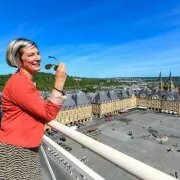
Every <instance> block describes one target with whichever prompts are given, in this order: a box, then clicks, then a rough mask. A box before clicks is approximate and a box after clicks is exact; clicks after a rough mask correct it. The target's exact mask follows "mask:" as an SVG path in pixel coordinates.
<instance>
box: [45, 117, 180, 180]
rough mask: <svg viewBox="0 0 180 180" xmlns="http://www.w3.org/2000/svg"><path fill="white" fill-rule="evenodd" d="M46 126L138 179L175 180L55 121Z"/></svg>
mask: <svg viewBox="0 0 180 180" xmlns="http://www.w3.org/2000/svg"><path fill="white" fill-rule="evenodd" d="M48 125H49V126H50V127H52V128H53V129H56V130H57V131H59V132H61V133H62V134H64V135H66V136H67V137H69V138H71V139H72V140H74V141H76V142H78V143H79V144H82V145H83V146H85V147H87V148H88V149H89V150H91V151H93V152H94V153H96V154H98V155H99V156H101V157H103V158H104V159H106V160H108V161H110V162H111V163H113V164H115V165H116V166H118V167H120V168H122V169H124V170H125V171H127V172H128V173H129V174H132V175H133V176H135V177H137V178H139V179H142V180H177V179H175V178H174V177H172V176H170V175H168V174H165V173H164V172H161V171H159V170H157V169H155V168H153V167H151V166H149V165H147V164H145V163H142V162H140V161H138V160H136V159H134V158H132V157H130V156H128V155H126V154H123V153H121V152H119V151H117V150H115V149H113V148H111V147H109V146H107V145H105V144H103V143H101V142H98V141H96V140H94V139H92V138H90V137H88V136H85V135H84V134H82V133H80V132H78V131H75V130H72V129H70V128H69V127H67V126H65V125H63V124H61V123H59V122H57V121H55V120H53V121H51V122H49V123H48Z"/></svg>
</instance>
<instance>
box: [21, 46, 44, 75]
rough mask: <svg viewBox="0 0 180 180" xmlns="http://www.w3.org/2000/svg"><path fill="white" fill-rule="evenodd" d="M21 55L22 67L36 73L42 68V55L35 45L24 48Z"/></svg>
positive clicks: (32, 73)
mask: <svg viewBox="0 0 180 180" xmlns="http://www.w3.org/2000/svg"><path fill="white" fill-rule="evenodd" d="M21 51H22V55H21V68H22V69H24V70H25V71H27V72H28V73H30V74H31V75H34V74H35V73H36V72H37V71H39V70H40V69H41V67H40V62H41V56H40V54H39V51H38V49H37V48H36V47H35V46H31V47H27V48H23V49H22V50H21Z"/></svg>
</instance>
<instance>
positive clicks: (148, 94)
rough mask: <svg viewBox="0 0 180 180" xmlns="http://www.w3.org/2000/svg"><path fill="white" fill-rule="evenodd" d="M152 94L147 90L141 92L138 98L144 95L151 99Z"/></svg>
mask: <svg viewBox="0 0 180 180" xmlns="http://www.w3.org/2000/svg"><path fill="white" fill-rule="evenodd" d="M151 94H152V91H150V90H148V89H145V90H141V91H139V93H138V94H137V96H140V95H144V96H145V97H146V98H148V97H150V96H151Z"/></svg>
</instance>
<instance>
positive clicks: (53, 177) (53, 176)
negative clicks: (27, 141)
mask: <svg viewBox="0 0 180 180" xmlns="http://www.w3.org/2000/svg"><path fill="white" fill-rule="evenodd" d="M40 149H41V152H42V154H43V157H44V159H45V162H46V164H47V167H48V169H49V172H50V174H51V177H52V179H53V180H56V177H55V175H54V172H53V170H52V168H51V165H50V163H49V160H48V158H47V156H46V153H45V151H44V148H43V147H42V146H41V147H40Z"/></svg>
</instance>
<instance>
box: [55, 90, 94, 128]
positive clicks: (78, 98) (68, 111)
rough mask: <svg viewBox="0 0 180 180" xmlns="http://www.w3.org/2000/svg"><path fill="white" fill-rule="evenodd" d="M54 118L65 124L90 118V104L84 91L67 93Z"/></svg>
mask: <svg viewBox="0 0 180 180" xmlns="http://www.w3.org/2000/svg"><path fill="white" fill-rule="evenodd" d="M66 96H67V99H66V101H65V102H64V104H63V106H62V109H61V110H60V111H59V113H58V115H57V116H56V120H57V121H58V122H61V123H62V124H66V125H75V124H79V123H82V122H86V121H91V120H92V105H91V103H90V101H89V100H88V98H87V97H86V95H85V93H83V92H79V93H76V94H67V95H66Z"/></svg>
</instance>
